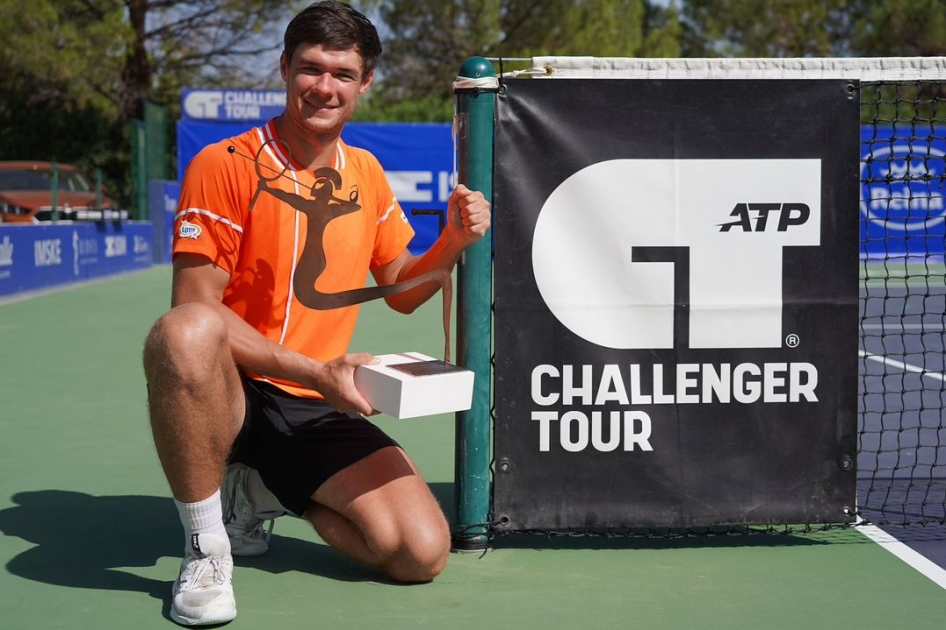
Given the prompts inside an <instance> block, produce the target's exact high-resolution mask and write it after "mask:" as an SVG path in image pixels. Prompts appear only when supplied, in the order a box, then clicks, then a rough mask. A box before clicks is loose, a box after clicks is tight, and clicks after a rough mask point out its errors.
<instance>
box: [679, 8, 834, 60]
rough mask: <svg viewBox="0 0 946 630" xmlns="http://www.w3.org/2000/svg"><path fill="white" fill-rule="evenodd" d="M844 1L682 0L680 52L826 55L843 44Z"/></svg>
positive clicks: (729, 55) (755, 55)
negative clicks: (682, 32)
mask: <svg viewBox="0 0 946 630" xmlns="http://www.w3.org/2000/svg"><path fill="white" fill-rule="evenodd" d="M848 5H849V2H848V1H847V0H683V2H682V9H681V14H682V19H683V23H684V38H683V42H684V43H683V50H682V53H683V56H686V57H826V56H831V55H834V54H837V51H838V50H839V49H840V48H843V47H844V43H845V39H846V37H847V34H846V25H847V23H848V20H847V14H846V11H845V9H846V7H848Z"/></svg>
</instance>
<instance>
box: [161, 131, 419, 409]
mask: <svg viewBox="0 0 946 630" xmlns="http://www.w3.org/2000/svg"><path fill="white" fill-rule="evenodd" d="M276 139H277V136H276V127H275V124H274V122H273V121H270V122H269V123H267V124H266V125H264V126H262V127H257V128H255V129H251V130H250V131H247V132H246V133H243V134H241V135H239V136H236V137H234V138H230V139H228V140H224V141H222V142H218V143H216V144H213V145H210V146H207V147H205V148H204V149H203V150H202V151H201V152H200V153H198V154H197V155H196V156H195V157H194V159H193V160H192V161H191V163H190V164H189V165H188V167H187V170H186V172H185V174H184V181H183V184H182V186H181V198H180V203H179V205H178V212H177V215H176V217H175V230H174V253H175V254H177V253H179V252H191V253H196V254H201V255H203V256H206V257H207V258H208V259H210V260H211V261H213V262H214V263H215V264H216V265H217V266H219V267H221V268H223V269H225V270H227V271H229V272H230V283H229V284H228V285H227V288H226V290H225V291H224V296H223V303H224V304H226V305H227V306H228V307H229V308H230V309H232V310H233V311H234V312H235V313H236V314H237V315H239V316H240V317H242V318H243V319H244V320H246V321H247V322H248V323H249V324H250V325H251V326H253V327H254V328H256V329H257V330H258V331H259V332H260V333H262V334H263V335H264V336H265V337H267V338H268V339H270V340H272V341H274V342H276V343H278V344H281V345H283V346H285V347H286V348H289V349H291V350H294V351H296V352H299V353H302V354H304V355H306V356H310V357H314V358H316V359H318V360H320V361H329V360H331V359H333V358H335V357H338V356H340V355H343V354H345V352H346V351H347V349H348V344H349V342H350V341H351V337H352V333H353V332H354V330H355V321H356V319H357V317H358V306H349V307H345V308H338V309H333V310H315V309H313V308H307V307H306V306H304V305H303V304H302V303H300V301H299V297H298V296H296V294H295V291H294V290H293V286H294V282H297V283H298V282H299V279H297V278H295V275H296V272H297V270H302V271H300V272H299V273H300V274H302V275H303V276H304V277H305V278H308V276H311V275H313V273H314V272H318V273H317V275H316V276H315V278H317V279H315V278H313V280H314V288H315V290H316V291H318V292H320V293H337V292H340V291H345V290H349V289H355V288H361V287H364V286H365V283H366V280H367V277H368V271H369V269H372V268H375V267H378V266H380V265H384V264H386V263H388V262H390V261H392V260H394V258H396V257H397V256H398V255H399V254H400V253H401V252H402V251H404V249H405V248H406V247H407V244H408V242H409V241H410V240H411V238H412V237H413V235H414V231H413V229H412V228H411V226H410V224H409V223H408V221H407V217H405V216H404V213H403V211H402V210H401V207H400V205H399V204H398V202H397V199H395V197H394V193H393V192H392V191H391V187H390V186H389V184H388V182H387V180H386V178H385V176H384V171H383V170H382V168H381V165H380V164H379V163H378V161H377V159H376V158H375V157H374V156H373V155H371V153H369V152H367V151H365V150H363V149H357V148H354V147H349V146H347V145H345V144H344V143H343V142H342V141H341V140H340V139H339V141H338V148H337V150H336V155H335V164H334V169H330V170H329V169H318V171H316V173H318V175H319V177H318V178H316V175H315V174H314V173H313V172H312V171H305V170H302V169H301V168H299V167H298V165H297V164H295V163H294V162H293V161H292V160H291V159H290V157H289V156H288V152H287V148H286V145H285V144H282V143H280V142H276V141H275V140H276ZM231 147H232V150H231ZM257 156H258V159H256V158H257ZM257 162H258V165H257ZM280 173H281V174H282V175H280ZM260 175H262V177H263V180H264V182H263V183H264V184H265V187H267V188H268V189H278V191H282V192H278V191H274V192H270V191H269V190H259V183H260V179H261V178H260ZM326 175H328V177H326ZM326 193H328V195H330V196H331V200H329V201H328V202H326V201H325V197H326ZM276 195H279V196H280V197H282V199H280V198H277V196H276ZM320 198H321V200H320ZM251 203H252V204H253V209H252V211H250V204H251ZM290 204H292V205H290ZM297 208H298V209H299V210H298V211H297ZM303 209H305V210H304V211H303ZM306 212H318V213H322V212H328V213H330V215H331V216H333V217H334V218H331V220H328V222H327V223H326V222H325V220H320V221H309V219H308V216H309V215H307V214H306ZM312 216H324V215H321V214H319V215H312ZM309 228H312V230H313V231H312V234H307V232H308V231H309ZM319 232H321V233H322V234H323V237H322V243H321V244H322V250H323V251H324V264H319V262H318V261H319V260H321V256H320V254H321V252H319V251H318V250H319V248H318V242H317V239H315V238H314V237H315V236H317V235H318V234H319ZM308 236H312V237H313V238H311V239H307V237H308ZM310 241H311V242H310ZM296 286H297V287H298V286H299V285H298V284H297V285H296ZM311 288H312V287H306V289H305V290H306V291H307V290H308V289H311ZM248 376H251V377H253V378H258V379H261V380H266V381H270V382H272V383H274V384H275V385H277V386H279V387H281V388H282V389H284V390H286V391H288V392H290V393H293V394H297V395H300V396H307V397H321V395H320V394H319V393H318V392H315V391H313V390H311V389H307V388H303V387H302V386H300V385H299V384H297V383H292V382H289V381H284V380H280V379H276V378H270V377H267V376H266V375H261V374H253V373H248Z"/></svg>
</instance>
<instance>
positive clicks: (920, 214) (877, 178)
mask: <svg viewBox="0 0 946 630" xmlns="http://www.w3.org/2000/svg"><path fill="white" fill-rule="evenodd" d="M944 159H946V137H944V130H939V131H934V130H933V129H932V128H930V127H929V126H928V125H927V126H926V127H914V126H911V125H898V126H896V127H893V126H890V127H882V126H881V127H873V126H864V127H862V129H861V177H860V179H861V185H860V186H861V191H860V211H861V222H860V223H861V256H862V257H866V258H886V257H891V256H892V257H914V256H918V257H926V256H943V255H944V254H946V251H944V247H946V162H944Z"/></svg>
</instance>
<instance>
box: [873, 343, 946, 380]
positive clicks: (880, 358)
mask: <svg viewBox="0 0 946 630" xmlns="http://www.w3.org/2000/svg"><path fill="white" fill-rule="evenodd" d="M857 354H858V355H860V356H861V357H863V358H865V359H870V360H871V361H876V362H877V363H884V364H886V365H889V366H891V367H895V368H897V369H900V370H903V371H904V372H915V373H916V374H919V375H920V376H925V377H927V378H931V379H933V380H937V381H940V382H946V375H944V374H942V373H940V372H933V371H932V370H927V369H926V368H921V367H919V366H916V365H912V364H910V363H903V362H902V361H897V360H896V359H891V358H890V357H886V356H884V355H882V354H873V353H872V352H865V351H864V350H858V351H857Z"/></svg>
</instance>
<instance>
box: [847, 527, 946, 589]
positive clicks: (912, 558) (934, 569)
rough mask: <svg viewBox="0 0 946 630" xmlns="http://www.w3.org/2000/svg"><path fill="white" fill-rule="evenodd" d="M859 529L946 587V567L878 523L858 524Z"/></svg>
mask: <svg viewBox="0 0 946 630" xmlns="http://www.w3.org/2000/svg"><path fill="white" fill-rule="evenodd" d="M857 531H859V532H861V533H862V534H864V535H865V536H867V537H868V538H870V539H871V540H872V541H874V542H875V543H877V544H878V545H880V546H881V547H883V548H884V549H886V550H887V551H889V552H890V553H892V554H893V555H895V556H896V557H897V558H899V559H900V560H902V561H903V562H905V563H906V564H907V565H909V566H910V567H912V568H914V569H916V570H917V571H919V572H920V573H921V574H922V575H924V576H925V577H927V578H929V579H930V580H932V581H933V582H934V583H935V584H936V585H937V586H939V587H940V588H942V589H946V569H944V568H943V567H941V566H939V565H938V564H936V563H935V562H933V561H932V560H930V559H929V558H927V557H926V556H924V555H923V554H921V553H920V552H919V551H917V550H915V549H913V548H911V547H909V546H908V545H906V544H905V543H902V542H900V541H899V540H897V538H896V537H895V536H893V535H891V534H889V533H887V532H885V531H884V530H882V529H880V528H879V527H877V526H876V525H858V526H857Z"/></svg>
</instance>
